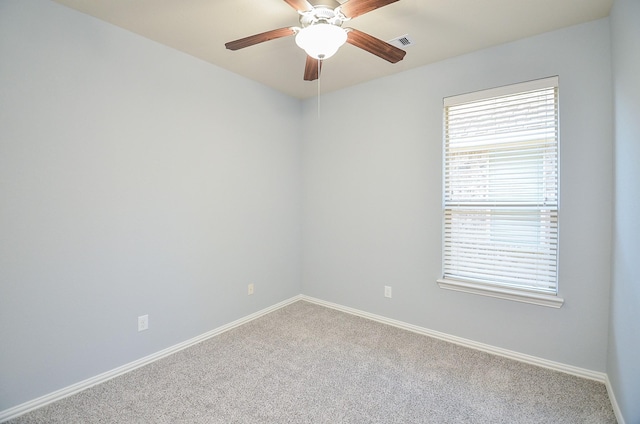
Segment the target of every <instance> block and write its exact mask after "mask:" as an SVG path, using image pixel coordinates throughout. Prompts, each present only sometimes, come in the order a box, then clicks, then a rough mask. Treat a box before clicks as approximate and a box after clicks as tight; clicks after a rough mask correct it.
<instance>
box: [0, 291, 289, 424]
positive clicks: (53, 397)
mask: <svg viewBox="0 0 640 424" xmlns="http://www.w3.org/2000/svg"><path fill="white" fill-rule="evenodd" d="M300 299H301V296H300V295H298V296H294V297H292V298H290V299H287V300H284V301H282V302H280V303H277V304H275V305H273V306H270V307H268V308H265V309H262V310H260V311H258V312H255V313H253V314H251V315H248V316H246V317H243V318H240V319H238V320H236V321H233V322H231V323H229V324H226V325H223V326H221V327H218V328H216V329H214V330H211V331H208V332H206V333H204V334H201V335H199V336H196V337H194V338H192V339H189V340H187V341H184V342H182V343H178V344H177V345H174V346H171V347H168V348H166V349H163V350H161V351H159V352H156V353H154V354H151V355H149V356H145V357H144V358H141V359H138V360H136V361H133V362H130V363H128V364H125V365H123V366H121V367H118V368H114V369H112V370H111V371H107V372H105V373H102V374H99V375H96V376H95V377H91V378H88V379H86V380H83V381H80V382H79V383H75V384H72V385H71V386H67V387H64V388H62V389H60V390H56V391H55V392H52V393H49V394H47V395H44V396H41V397H39V398H36V399H33V400H30V401H28V402H25V403H22V404H20V405H17V406H14V407H12V408H9V409H5V410H4V411H0V423H1V422H4V421H7V420H10V419H12V418H16V417H18V416H20V415H23V414H26V413H27V412H30V411H33V410H35V409H38V408H41V407H43V406H45V405H48V404H50V403H52V402H56V401H58V400H60V399H63V398H66V397H68V396H71V395H74V394H76V393H78V392H81V391H83V390H86V389H88V388H89V387H92V386H95V385H97V384H100V383H104V382H105V381H108V380H111V379H112V378H115V377H118V376H119V375H122V374H125V373H128V372H130V371H133V370H135V369H136V368H140V367H143V366H145V365H148V364H150V363H152V362H154V361H157V360H158V359H162V358H164V357H166V356H169V355H171V354H174V353H176V352H178V351H180V350H183V349H186V348H188V347H190V346H193V345H195V344H197V343H200V342H203V341H205V340H207V339H210V338H211V337H215V336H217V335H219V334H222V333H224V332H225V331H229V330H231V329H233V328H235V327H238V326H240V325H242V324H246V323H247V322H249V321H253V320H254V319H256V318H259V317H261V316H263V315H266V314H268V313H270V312H273V311H275V310H276V309H280V308H283V307H285V306H287V305H289V304H291V303H293V302H296V301H298V300H300Z"/></svg>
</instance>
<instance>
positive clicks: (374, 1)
mask: <svg viewBox="0 0 640 424" xmlns="http://www.w3.org/2000/svg"><path fill="white" fill-rule="evenodd" d="M397 1H398V0H349V1H348V2H346V3H345V4H343V5H342V6H340V9H341V10H342V13H344V15H345V16H346V17H348V18H351V19H353V18H355V17H357V16H360V15H364V14H365V13H367V12H371V11H372V10H376V9H378V8H380V7H382V6H386V5H388V4H391V3H395V2H397Z"/></svg>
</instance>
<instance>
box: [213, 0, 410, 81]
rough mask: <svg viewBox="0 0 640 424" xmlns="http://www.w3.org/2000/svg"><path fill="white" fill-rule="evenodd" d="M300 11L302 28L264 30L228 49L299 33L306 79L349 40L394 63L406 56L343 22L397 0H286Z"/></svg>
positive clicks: (315, 74) (317, 73)
mask: <svg viewBox="0 0 640 424" xmlns="http://www.w3.org/2000/svg"><path fill="white" fill-rule="evenodd" d="M284 1H285V2H286V3H287V4H289V6H291V7H293V8H294V9H296V10H297V11H298V14H299V15H300V25H301V28H300V27H295V26H293V27H285V28H279V29H274V30H271V31H267V32H263V33H260V34H256V35H251V36H249V37H245V38H241V39H239V40H235V41H230V42H228V43H226V44H225V47H226V48H227V49H229V50H239V49H243V48H245V47H249V46H253V45H255V44H259V43H262V42H265V41H269V40H275V39H277V38H282V37H288V36H290V35H295V36H296V44H297V45H298V46H299V47H300V48H302V49H304V50H305V51H306V53H307V62H306V64H305V69H304V79H305V81H313V80H316V79H318V78H319V76H320V69H321V67H322V61H323V60H325V59H328V58H330V57H331V56H333V55H334V54H335V53H336V52H337V51H338V49H339V48H340V47H341V46H342V45H343V44H344V43H345V42H346V43H349V44H351V45H353V46H356V47H359V48H361V49H363V50H365V51H367V52H369V53H372V54H374V55H376V56H378V57H380V58H382V59H384V60H387V61H389V62H391V63H396V62H399V61H401V60H402V59H403V58H404V55H405V54H406V52H405V51H404V50H402V49H399V48H397V47H395V46H392V45H391V44H389V43H387V42H385V41H382V40H380V39H378V38H376V37H373V36H371V35H369V34H367V33H364V32H362V31H358V30H357V29H353V28H343V27H342V24H343V23H344V22H346V21H349V20H351V19H353V18H356V17H358V16H360V15H363V14H365V13H367V12H371V11H372V10H375V9H378V8H380V7H382V6H386V5H388V4H391V3H395V2H396V1H398V0H348V1H347V2H346V3H343V4H341V5H340V6H338V7H336V8H335V9H334V8H331V7H329V6H321V5H318V6H313V5H312V4H311V3H309V2H308V1H307V0H284Z"/></svg>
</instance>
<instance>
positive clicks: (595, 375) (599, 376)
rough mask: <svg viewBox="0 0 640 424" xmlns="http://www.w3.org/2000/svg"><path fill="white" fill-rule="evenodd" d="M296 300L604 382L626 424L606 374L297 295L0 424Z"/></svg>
mask: <svg viewBox="0 0 640 424" xmlns="http://www.w3.org/2000/svg"><path fill="white" fill-rule="evenodd" d="M298 300H304V301H307V302H310V303H315V304H317V305H321V306H325V307H327V308H331V309H336V310H338V311H341V312H346V313H348V314H352V315H356V316H359V317H362V318H366V319H370V320H373V321H377V322H380V323H383V324H387V325H392V326H394V327H398V328H401V329H403V330H408V331H412V332H414V333H418V334H422V335H425V336H429V337H434V338H436V339H440V340H444V341H446V342H450V343H455V344H457V345H460V346H464V347H469V348H472V349H476V350H480V351H483V352H487V353H491V354H494V355H499V356H503V357H506V358H509V359H514V360H516V361H520V362H524V363H527V364H531V365H537V366H541V367H544V368H548V369H552V370H555V371H561V372H564V373H567V374H571V375H575V376H578V377H582V378H588V379H590V380H596V381H599V382H602V383H605V385H606V388H607V392H608V394H609V398H610V399H611V404H612V406H613V410H614V413H615V415H616V418H617V420H618V423H619V424H625V421H624V418H623V417H622V413H621V411H620V408H619V406H618V404H617V402H616V399H615V395H614V393H613V389H612V387H611V384H610V382H609V378H608V377H607V374H605V373H602V372H597V371H591V370H587V369H584V368H579V367H574V366H572V365H566V364H562V363H559V362H554V361H549V360H547V359H543V358H538V357H535V356H531V355H526V354H523V353H519V352H515V351H512V350H507V349H502V348H499V347H495V346H491V345H487V344H484V343H478V342H475V341H473V340H468V339H464V338H462V337H457V336H452V335H449V334H446V333H441V332H439V331H434V330H429V329H427V328H423V327H419V326H417V325H413V324H408V323H406V322H402V321H397V320H394V319H391V318H386V317H383V316H381V315H375V314H371V313H369V312H364V311H360V310H358V309H353V308H349V307H347V306H342V305H338V304H336V303H331V302H326V301H324V300H320V299H316V298H313V297H310V296H305V295H298V296H294V297H292V298H290V299H287V300H285V301H282V302H280V303H277V304H275V305H273V306H270V307H268V308H265V309H262V310H260V311H258V312H255V313H253V314H251V315H248V316H246V317H243V318H240V319H238V320H236V321H233V322H231V323H229V324H226V325H223V326H221V327H218V328H216V329H214V330H211V331H208V332H206V333H204V334H201V335H200V336H197V337H194V338H192V339H189V340H187V341H185V342H182V343H179V344H177V345H174V346H171V347H169V348H167V349H164V350H161V351H159V352H156V353H154V354H152V355H149V356H145V357H144V358H141V359H138V360H136V361H133V362H130V363H128V364H125V365H123V366H121V367H118V368H115V369H113V370H111V371H107V372H105V373H102V374H99V375H97V376H95V377H91V378H89V379H86V380H83V381H81V382H79V383H76V384H72V385H71V386H68V387H65V388H62V389H60V390H56V391H55V392H52V393H49V394H47V395H45V396H41V397H39V398H36V399H33V400H31V401H28V402H25V403H23V404H20V405H17V406H14V407H13V408H9V409H5V410H4V411H0V423H1V422H4V421H7V420H10V419H12V418H16V417H18V416H20V415H23V414H26V413H27V412H30V411H33V410H35V409H38V408H41V407H43V406H45V405H47V404H49V403H52V402H56V401H58V400H61V399H63V398H65V397H68V396H71V395H73V394H76V393H78V392H81V391H83V390H85V389H88V388H89V387H92V386H95V385H97V384H100V383H104V382H105V381H108V380H111V379H112V378H115V377H118V376H119V375H122V374H125V373H127V372H130V371H133V370H135V369H136V368H140V367H143V366H145V365H148V364H150V363H152V362H154V361H157V360H159V359H162V358H164V357H166V356H169V355H171V354H173V353H176V352H178V351H180V350H183V349H186V348H188V347H190V346H193V345H195V344H197V343H200V342H202V341H204V340H207V339H209V338H211V337H215V336H217V335H219V334H222V333H224V332H225V331H229V330H231V329H233V328H235V327H238V326H240V325H242V324H245V323H247V322H249V321H252V320H254V319H256V318H259V317H261V316H263V315H266V314H268V313H270V312H273V311H275V310H277V309H280V308H283V307H285V306H287V305H289V304H291V303H294V302H296V301H298Z"/></svg>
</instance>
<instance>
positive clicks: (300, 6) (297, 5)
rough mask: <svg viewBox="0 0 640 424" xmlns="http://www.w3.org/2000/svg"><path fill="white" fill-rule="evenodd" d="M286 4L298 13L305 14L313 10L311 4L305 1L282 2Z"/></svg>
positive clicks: (287, 0) (288, 0)
mask: <svg viewBox="0 0 640 424" xmlns="http://www.w3.org/2000/svg"><path fill="white" fill-rule="evenodd" d="M284 1H286V2H287V4H288V5H289V6H291V7H293V8H294V9H296V10H297V11H299V12H306V11H307V10H311V9H313V6H312V5H311V3H309V2H308V1H307V0H284Z"/></svg>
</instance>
